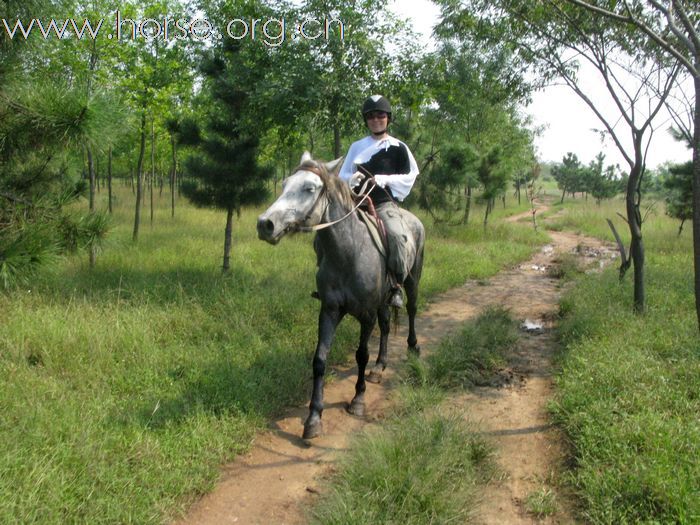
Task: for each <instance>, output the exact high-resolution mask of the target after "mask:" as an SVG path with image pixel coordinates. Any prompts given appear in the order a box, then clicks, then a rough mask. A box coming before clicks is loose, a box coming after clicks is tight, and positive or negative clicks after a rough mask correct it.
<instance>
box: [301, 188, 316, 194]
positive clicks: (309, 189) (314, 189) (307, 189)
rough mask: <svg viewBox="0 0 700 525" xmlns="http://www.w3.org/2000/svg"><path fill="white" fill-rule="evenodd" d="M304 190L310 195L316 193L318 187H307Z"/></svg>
mask: <svg viewBox="0 0 700 525" xmlns="http://www.w3.org/2000/svg"><path fill="white" fill-rule="evenodd" d="M304 189H305V190H306V191H308V192H309V193H316V186H307V187H306V188H304Z"/></svg>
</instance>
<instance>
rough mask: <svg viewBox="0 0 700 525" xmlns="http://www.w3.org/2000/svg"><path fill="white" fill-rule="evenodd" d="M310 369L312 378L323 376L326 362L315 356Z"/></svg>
mask: <svg viewBox="0 0 700 525" xmlns="http://www.w3.org/2000/svg"><path fill="white" fill-rule="evenodd" d="M312 367H313V371H314V377H319V376H323V375H324V374H325V373H326V360H325V359H322V358H320V357H318V356H315V357H314V361H313V365H312Z"/></svg>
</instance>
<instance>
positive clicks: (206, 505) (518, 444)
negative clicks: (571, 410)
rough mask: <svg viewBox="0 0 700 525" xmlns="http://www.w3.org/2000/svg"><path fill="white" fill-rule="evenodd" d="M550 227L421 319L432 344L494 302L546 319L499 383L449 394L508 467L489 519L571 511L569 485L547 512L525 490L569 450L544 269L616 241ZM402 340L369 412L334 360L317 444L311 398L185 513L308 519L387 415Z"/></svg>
mask: <svg viewBox="0 0 700 525" xmlns="http://www.w3.org/2000/svg"><path fill="white" fill-rule="evenodd" d="M528 214H529V212H527V213H526V214H521V215H522V216H528ZM519 218H520V217H511V218H510V219H511V220H518V219H519ZM550 235H551V237H552V243H551V244H550V245H547V246H545V247H544V248H543V249H542V250H540V251H539V252H538V253H537V254H536V255H535V256H534V257H533V258H532V259H531V260H529V261H527V262H526V263H523V264H521V265H519V266H518V267H516V268H513V269H510V270H507V271H503V272H501V273H499V274H498V275H496V276H494V277H493V278H492V279H490V280H489V281H488V282H484V281H479V282H476V281H470V282H467V283H466V284H465V285H464V286H461V287H459V288H455V289H452V290H450V291H448V292H446V293H444V294H442V295H440V296H438V297H436V298H435V299H434V301H433V302H432V303H431V304H430V307H429V308H428V309H427V311H425V312H423V313H422V314H421V315H420V318H419V319H418V320H417V327H416V328H417V332H418V337H419V342H420V344H421V346H422V348H423V349H424V350H426V351H430V348H434V347H435V346H436V345H437V344H438V343H439V341H440V340H441V339H442V338H444V337H445V335H447V334H449V333H450V332H453V331H455V330H457V329H458V328H459V327H460V326H461V325H462V324H463V323H464V322H465V321H467V320H469V319H470V318H472V317H474V316H475V315H477V314H478V313H479V312H480V311H481V310H482V309H483V308H484V307H486V306H488V305H493V304H501V305H505V306H506V307H508V308H510V309H511V310H512V312H513V315H514V316H515V317H516V318H517V319H519V320H521V321H522V320H525V319H529V320H532V321H539V322H541V323H542V324H543V330H542V331H541V333H538V334H526V333H524V334H523V337H522V344H520V345H519V349H518V351H517V355H516V357H515V359H514V360H513V362H512V364H511V365H510V366H509V368H507V369H504V370H502V371H500V372H499V374H498V376H497V377H496V378H494V381H493V386H492V387H481V388H478V389H475V390H473V391H471V392H469V393H468V394H465V395H461V396H459V397H456V398H453V399H452V400H451V402H452V403H455V404H457V405H459V406H461V407H463V409H464V412H465V417H468V418H469V419H471V420H475V421H477V422H478V423H479V424H480V426H481V428H482V429H483V430H484V432H485V433H486V434H488V435H490V436H492V439H493V441H494V443H495V445H496V448H497V461H498V463H499V465H500V467H501V469H502V472H503V476H501V479H502V481H500V482H497V483H492V484H491V485H489V487H488V490H487V491H486V494H484V496H483V498H482V503H481V505H480V507H479V509H477V515H478V520H479V522H480V523H483V524H496V523H498V524H516V523H571V522H572V521H573V519H572V517H571V515H570V513H568V512H567V511H566V504H565V498H564V497H563V496H562V495H557V496H558V500H559V502H560V504H559V510H558V511H557V512H556V513H555V514H554V515H552V516H549V517H548V518H546V519H545V520H537V519H535V518H533V517H532V516H531V515H530V514H528V513H527V511H526V509H525V500H526V498H527V496H528V495H529V494H531V493H532V492H533V491H535V490H541V489H549V490H553V491H554V492H556V483H555V481H556V480H555V477H556V472H557V471H558V469H559V466H560V464H561V461H562V457H563V456H562V450H561V448H560V446H559V443H560V439H559V438H558V436H557V434H556V430H555V429H554V428H552V426H551V425H550V423H549V421H548V418H547V414H546V403H547V401H548V400H549V399H551V393H552V379H551V357H552V354H553V352H554V350H555V349H556V343H555V341H554V340H553V337H552V334H551V328H552V322H553V319H554V316H555V314H556V311H557V308H558V300H559V297H560V295H561V287H560V281H558V280H556V279H554V278H552V277H550V276H549V274H548V272H547V269H548V268H549V267H550V266H552V265H553V264H554V262H555V260H556V258H557V257H558V256H559V254H561V253H575V254H578V255H579V256H580V257H581V258H582V259H585V260H586V262H587V263H593V264H594V265H595V266H599V265H600V264H601V262H602V261H603V260H610V259H611V257H612V251H611V250H610V249H609V248H605V247H603V245H602V244H601V243H600V242H599V241H597V240H594V239H590V238H583V237H580V236H577V235H574V234H569V233H561V232H550ZM404 324H405V323H404ZM404 328H405V326H404ZM405 340H406V335H405V333H402V332H401V331H400V333H399V335H398V336H393V337H392V338H390V348H389V352H390V354H389V355H390V359H389V368H387V371H386V373H385V380H384V382H383V383H382V384H380V385H374V384H368V389H367V394H366V400H367V414H368V417H367V418H365V419H357V418H354V417H352V416H350V415H348V414H347V413H346V411H345V408H344V407H345V404H346V403H347V402H348V401H349V400H350V399H351V397H352V395H353V392H354V383H355V377H354V375H353V367H347V368H343V369H340V370H336V372H335V378H334V380H333V381H331V382H330V383H329V384H328V385H327V387H326V390H325V400H326V403H327V405H326V409H325V411H324V414H323V422H324V435H323V436H322V437H320V438H317V439H315V440H314V441H313V444H312V445H310V446H309V445H308V444H307V443H305V442H304V441H303V440H301V439H300V437H299V436H300V435H301V433H302V426H303V420H304V417H305V416H306V413H307V408H306V406H303V407H298V408H297V409H295V410H293V411H292V412H291V413H290V414H289V415H288V416H287V417H285V418H283V419H280V420H278V421H275V422H273V424H272V425H271V429H270V431H269V432H267V433H265V434H263V435H261V436H259V437H258V438H257V439H256V442H255V444H254V446H253V448H252V450H251V451H250V452H249V453H248V454H246V455H243V456H241V457H240V458H238V459H237V460H236V461H234V462H233V463H231V464H230V465H227V466H226V467H224V469H223V472H222V475H221V480H220V482H219V484H218V485H217V487H216V488H215V489H214V491H213V492H211V493H210V494H208V495H206V496H204V497H203V498H202V499H201V500H200V501H199V502H197V503H196V504H195V505H194V506H193V507H192V509H191V510H190V512H189V514H188V516H186V518H185V519H183V520H182V521H180V522H178V523H180V524H193V525H194V524H196V525H204V524H217V525H224V524H232V523H236V524H246V525H247V524H266V525H267V524H272V523H274V524H301V523H305V522H306V519H305V514H304V512H305V509H306V508H308V506H309V505H310V504H311V503H312V502H313V499H315V498H316V497H317V494H318V493H319V492H322V491H323V490H324V474H327V473H328V472H329V471H330V470H332V465H333V462H334V460H335V458H336V457H337V455H338V454H339V453H342V451H343V450H344V449H345V448H346V447H347V444H348V440H349V438H350V436H351V435H352V434H353V433H354V432H357V431H359V430H360V429H362V428H364V427H366V426H367V425H368V424H373V423H374V422H376V421H378V420H380V419H381V418H382V416H383V413H384V412H385V411H386V409H387V408H388V406H389V405H388V403H389V401H387V399H388V397H389V393H390V390H391V386H392V380H393V373H392V371H393V370H394V369H395V368H396V365H397V362H398V361H400V360H402V359H405V351H406V343H405ZM562 501H564V504H563V505H562V504H561V502H562Z"/></svg>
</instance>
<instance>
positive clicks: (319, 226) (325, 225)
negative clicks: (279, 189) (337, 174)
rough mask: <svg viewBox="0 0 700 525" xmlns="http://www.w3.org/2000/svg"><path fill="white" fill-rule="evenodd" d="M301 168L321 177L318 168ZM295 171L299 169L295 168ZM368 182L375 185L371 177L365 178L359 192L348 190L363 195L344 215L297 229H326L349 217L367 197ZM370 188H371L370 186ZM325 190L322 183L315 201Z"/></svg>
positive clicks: (312, 230)
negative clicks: (321, 190) (320, 191)
mask: <svg viewBox="0 0 700 525" xmlns="http://www.w3.org/2000/svg"><path fill="white" fill-rule="evenodd" d="M303 169H304V170H305V171H310V172H311V173H313V174H314V175H317V176H319V177H321V173H320V172H319V171H318V170H316V169H315V168H312V167H305V168H303ZM297 171H300V170H297ZM295 173H296V172H295ZM321 180H323V177H321ZM370 184H375V185H376V183H375V182H374V180H373V179H367V180H365V182H364V184H363V185H362V187H361V188H360V191H359V193H355V192H354V190H352V189H351V190H350V191H352V192H353V193H355V195H361V194H362V193H364V196H363V197H362V199H360V200H359V201H358V202H357V204H355V206H354V207H353V208H352V209H351V210H350V211H349V212H347V213H346V214H345V215H343V216H342V217H341V218H340V219H336V220H334V221H331V222H324V223H322V224H316V225H314V226H300V227H299V231H302V232H315V231H319V230H324V229H326V228H330V227H331V226H333V225H335V224H338V223H339V222H341V221H344V220H345V219H347V218H348V217H350V215H352V214H353V213H355V211H357V209H358V208H359V207H360V206H362V204H363V203H364V202H365V201H366V200H367V199H368V198H369V191H366V190H367V189H368V186H369V185H370ZM370 189H371V188H370ZM326 191H327V189H326V185H325V184H324V185H323V192H322V193H321V195H319V197H318V200H317V201H316V202H317V203H318V202H319V201H320V200H321V197H322V196H323V194H324V193H325V192H326ZM315 208H316V206H314V209H315ZM309 216H310V214H309ZM307 218H308V217H307Z"/></svg>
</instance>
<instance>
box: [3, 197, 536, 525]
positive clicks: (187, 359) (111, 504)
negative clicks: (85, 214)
mask: <svg viewBox="0 0 700 525" xmlns="http://www.w3.org/2000/svg"><path fill="white" fill-rule="evenodd" d="M102 197H103V198H104V195H103V196H102ZM102 204H103V205H104V202H102ZM167 206H168V199H167V198H166V197H165V195H164V196H163V199H162V201H158V208H157V209H156V214H155V223H154V225H153V226H152V227H151V226H150V225H149V222H148V213H145V216H146V219H145V221H144V224H143V225H142V229H141V237H140V241H139V243H138V244H137V245H133V244H132V243H131V241H130V238H131V220H132V219H131V217H132V213H133V211H132V207H133V197H132V196H131V193H130V192H129V190H128V189H126V188H123V187H119V193H118V195H117V202H116V209H115V215H114V220H113V225H114V226H113V231H112V233H111V235H110V237H109V241H108V244H107V246H106V247H105V250H104V252H103V253H101V254H100V255H99V257H98V260H97V266H96V268H94V269H92V270H91V269H90V268H89V267H88V264H87V255H86V254H82V255H79V256H75V257H71V258H68V259H65V260H63V261H61V263H60V264H59V265H58V266H57V267H56V268H54V269H53V271H52V272H51V273H48V274H45V275H43V276H41V277H39V278H37V279H36V280H35V281H34V282H32V283H31V285H30V286H25V287H22V288H18V289H15V290H12V291H8V292H6V293H4V294H2V295H0V385H1V387H0V407H2V410H0V522H2V523H66V522H70V523H160V522H163V521H167V520H168V519H170V518H172V517H173V516H176V515H178V514H179V513H181V512H182V511H183V510H184V509H185V508H186V507H187V505H188V504H189V502H191V501H192V499H193V498H195V497H196V496H197V495H198V494H200V493H202V492H204V491H207V490H209V489H210V488H211V486H212V484H213V483H214V482H215V480H216V478H217V474H218V468H219V465H221V463H223V462H225V461H228V460H230V459H231V458H233V457H234V456H235V455H236V454H238V453H240V452H241V451H243V450H245V449H246V447H248V446H249V444H250V442H251V439H252V437H253V436H254V434H255V433H256V432H257V431H259V430H260V429H261V428H263V427H264V425H265V422H266V421H267V420H268V419H269V418H271V417H273V416H275V415H276V414H279V413H281V412H282V411H283V410H284V408H285V407H286V406H289V405H293V404H297V403H300V402H303V401H304V400H305V399H306V398H307V395H308V389H309V380H310V376H311V367H310V361H311V356H312V353H313V350H314V346H315V339H316V319H317V313H318V303H317V302H316V301H314V300H313V299H311V298H310V297H309V293H310V291H311V290H312V289H313V287H314V280H313V274H314V270H315V268H314V263H315V258H314V255H313V251H312V248H311V237H310V236H305V235H299V236H296V237H293V238H290V239H285V240H284V241H283V242H282V244H281V245H280V246H276V247H272V246H269V245H267V244H265V243H262V242H260V241H258V240H257V238H256V234H255V218H256V216H257V214H258V213H259V212H260V210H249V211H246V212H245V213H244V214H243V215H242V217H241V218H240V220H237V221H236V222H235V225H234V232H233V236H234V246H233V252H232V260H231V267H232V271H231V272H230V273H229V274H228V275H221V273H220V270H219V266H220V263H221V251H222V245H223V227H224V219H225V217H224V214H223V213H221V212H217V211H210V210H197V209H194V208H192V207H189V206H188V205H186V204H185V202H184V201H180V203H179V205H178V209H177V213H176V217H175V218H174V219H171V218H170V216H169V210H168V207H167ZM522 208H523V209H524V206H523V207H522ZM516 211H518V210H517V209H516V208H509V209H506V210H504V211H499V213H500V214H505V213H510V212H513V213H515V212H516ZM475 213H479V209H478V208H477V211H475ZM475 216H476V215H475ZM426 222H427V221H426ZM428 226H429V227H428V241H427V248H426V268H425V273H424V280H423V287H422V293H423V300H425V298H426V297H429V296H431V295H434V294H435V293H438V292H440V291H442V290H445V289H447V288H449V287H451V286H455V285H458V284H460V283H461V282H463V281H464V280H465V279H468V278H482V277H486V276H488V275H491V274H493V273H495V272H497V271H498V270H499V269H500V268H502V267H503V266H505V265H509V264H513V263H514V262H516V261H518V260H522V259H525V258H527V257H528V256H529V255H530V253H531V252H532V251H533V250H534V249H536V247H537V246H538V245H539V244H541V243H542V242H544V237H543V236H542V235H541V234H535V233H534V232H533V231H532V228H531V227H529V226H527V225H508V226H504V225H499V224H497V220H494V222H493V225H492V226H490V227H489V228H488V229H486V230H484V229H483V228H482V227H481V225H480V224H479V223H475V224H473V225H470V226H469V227H467V228H463V227H460V228H454V227H442V228H434V227H431V226H430V225H428ZM356 334H357V327H356V323H355V322H353V321H346V322H345V323H343V325H342V326H341V329H340V330H339V332H338V336H337V340H336V344H335V345H334V350H333V352H332V355H331V360H332V361H333V362H336V363H337V362H339V361H344V360H345V359H346V357H347V355H348V354H349V353H351V352H352V351H354V346H355V339H356Z"/></svg>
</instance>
